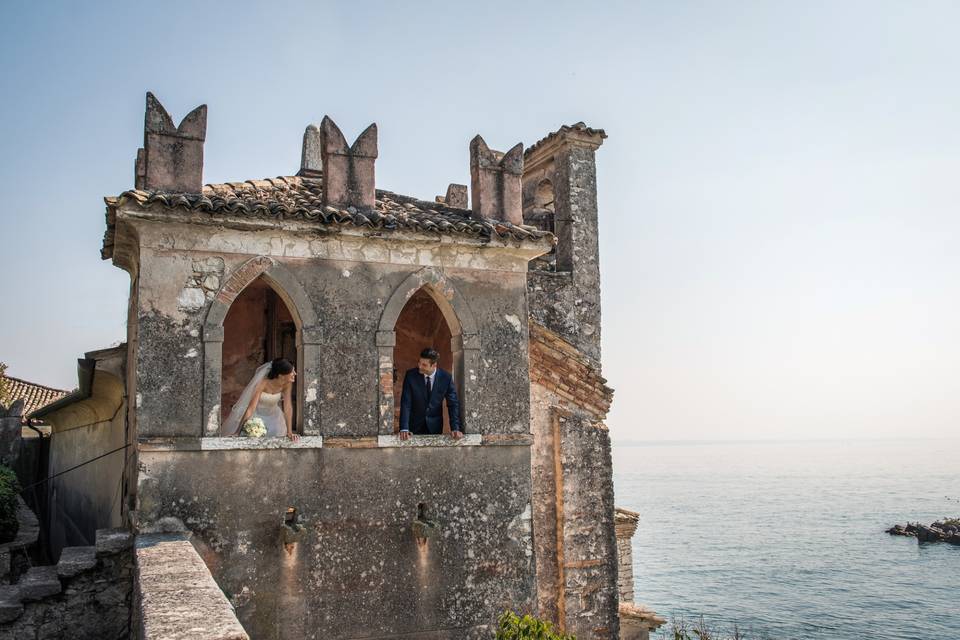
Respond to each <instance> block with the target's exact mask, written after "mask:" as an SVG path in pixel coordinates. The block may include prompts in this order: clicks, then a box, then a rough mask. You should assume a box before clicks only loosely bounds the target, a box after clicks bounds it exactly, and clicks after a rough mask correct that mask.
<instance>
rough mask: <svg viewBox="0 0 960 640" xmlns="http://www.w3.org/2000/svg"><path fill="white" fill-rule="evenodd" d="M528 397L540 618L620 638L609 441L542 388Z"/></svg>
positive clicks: (597, 426) (585, 635) (586, 635)
mask: <svg viewBox="0 0 960 640" xmlns="http://www.w3.org/2000/svg"><path fill="white" fill-rule="evenodd" d="M530 395H531V413H532V420H531V425H532V429H533V436H534V444H533V447H532V473H533V480H532V486H533V503H534V510H533V527H534V532H535V535H534V541H535V546H534V549H535V555H536V562H537V597H538V602H537V605H538V608H537V611H538V613H539V615H541V616H542V617H544V618H546V619H548V620H551V621H554V622H556V623H557V624H558V625H560V626H561V627H563V628H564V629H565V630H566V631H567V632H568V633H572V634H574V635H576V636H577V638H580V639H581V640H587V639H590V638H598V639H599V638H617V633H618V618H617V606H618V589H617V577H618V576H617V546H616V539H615V535H614V522H613V510H614V507H613V477H612V461H611V458H610V438H609V434H608V432H607V430H606V427H604V426H603V424H602V423H599V422H596V420H595V419H593V418H591V417H590V416H588V415H585V414H584V413H583V412H577V411H576V410H575V409H571V407H570V406H569V405H568V404H567V403H565V402H564V399H563V398H561V397H560V396H558V395H556V394H555V393H553V392H551V391H550V390H548V389H547V388H545V387H544V386H542V385H540V384H536V383H535V384H532V385H531V388H530ZM565 405H566V406H565Z"/></svg>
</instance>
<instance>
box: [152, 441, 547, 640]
mask: <svg viewBox="0 0 960 640" xmlns="http://www.w3.org/2000/svg"><path fill="white" fill-rule="evenodd" d="M448 442H452V441H449V440H448ZM529 456H530V454H529V448H528V447H527V446H523V445H519V446H516V445H515V446H496V445H487V444H484V445H481V446H448V447H417V448H406V447H397V448H376V447H375V445H374V446H373V448H334V447H327V446H324V447H323V448H322V449H276V450H241V451H205V452H202V451H170V450H164V447H162V446H159V447H157V448H156V450H154V451H150V447H149V446H148V445H145V446H144V449H143V450H142V451H141V465H142V469H143V471H142V476H141V478H142V480H141V486H140V506H141V512H140V517H141V520H143V521H144V522H156V521H158V520H160V519H161V518H164V517H175V518H178V519H179V520H181V521H182V522H183V523H184V524H185V525H186V526H187V527H188V528H189V529H191V530H192V531H193V532H194V538H193V542H194V544H195V545H196V546H197V548H198V549H199V550H200V553H201V555H202V556H203V558H204V561H205V562H206V564H207V565H208V566H209V567H210V569H211V571H212V573H213V575H214V577H215V578H216V580H217V583H218V584H219V585H220V586H221V587H222V588H223V589H224V591H225V592H226V594H227V596H228V597H229V598H230V600H231V602H232V603H233V604H234V605H235V606H236V609H237V616H238V618H239V619H240V621H241V622H242V624H243V626H244V628H245V629H246V630H247V631H248V632H249V634H250V636H251V637H253V638H258V639H262V638H297V639H300V638H331V639H333V638H393V637H398V636H400V635H403V634H409V635H403V637H410V638H467V637H474V634H476V636H477V637H490V634H491V632H490V631H489V629H488V625H490V624H492V623H493V622H494V621H495V619H496V617H497V615H498V613H500V612H501V611H502V610H503V609H505V608H508V607H509V608H514V609H526V610H530V609H531V608H532V607H533V600H534V593H535V586H534V564H533V557H532V539H531V535H532V534H531V525H530V509H531V506H530V478H531V476H530V457H529ZM421 505H422V506H421ZM288 507H295V508H296V511H297V514H298V517H299V520H300V523H301V524H302V525H303V526H304V530H303V531H302V533H300V534H296V535H292V536H291V535H290V534H289V533H288V537H286V538H285V537H284V526H283V523H284V516H285V513H286V510H287V508H288ZM418 512H422V513H423V516H424V518H426V519H428V520H431V521H434V522H436V523H437V524H438V526H439V532H438V534H437V536H436V537H435V538H432V539H430V540H429V541H428V542H426V543H425V544H422V545H421V544H418V542H417V541H416V540H415V538H414V535H413V522H414V520H415V519H417V517H418ZM285 540H288V541H289V540H294V541H295V542H293V544H290V545H285V544H284V541H285Z"/></svg>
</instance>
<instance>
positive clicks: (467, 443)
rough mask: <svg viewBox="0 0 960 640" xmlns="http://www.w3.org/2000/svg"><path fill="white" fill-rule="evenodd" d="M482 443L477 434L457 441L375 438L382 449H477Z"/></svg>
mask: <svg viewBox="0 0 960 640" xmlns="http://www.w3.org/2000/svg"><path fill="white" fill-rule="evenodd" d="M482 443H483V436H481V435H480V434H479V433H465V434H463V437H462V438H460V439H459V440H454V439H453V438H451V437H450V436H446V435H443V436H421V435H412V436H410V438H409V439H408V440H401V439H400V436H398V435H395V434H392V435H386V436H377V446H378V447H381V448H384V447H401V448H403V447H478V446H480V445H481V444H482Z"/></svg>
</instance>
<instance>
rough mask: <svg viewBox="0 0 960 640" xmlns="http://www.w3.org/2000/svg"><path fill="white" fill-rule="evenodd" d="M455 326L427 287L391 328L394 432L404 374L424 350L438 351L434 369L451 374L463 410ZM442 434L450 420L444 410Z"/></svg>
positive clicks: (397, 427) (397, 420)
mask: <svg viewBox="0 0 960 640" xmlns="http://www.w3.org/2000/svg"><path fill="white" fill-rule="evenodd" d="M454 324H455V325H456V326H453V327H451V326H450V324H449V323H448V320H447V318H446V316H445V315H444V313H443V311H442V310H441V309H440V307H439V306H438V305H437V302H436V301H435V300H434V298H433V296H432V295H431V292H430V291H429V290H428V288H427V287H423V288H421V289H418V290H417V292H416V293H414V294H413V295H412V296H411V297H410V299H409V300H408V301H407V303H406V304H405V305H404V307H403V310H401V311H400V315H399V317H398V318H397V323H396V326H395V327H394V332H395V335H396V344H395V345H394V347H393V397H394V400H395V401H394V407H393V431H394V433H397V432H399V431H400V396H401V394H402V392H403V378H404V375H405V374H406V372H407V371H408V370H409V369H413V368H415V367H416V366H417V361H418V360H419V358H420V352H421V351H423V350H424V349H425V348H427V347H432V348H434V349H436V350H437V352H439V354H440V359H439V360H438V361H437V366H439V367H440V368H441V369H443V370H445V371H448V372H450V373H451V374H452V375H453V380H454V384H455V385H456V389H457V395H458V396H459V397H460V398H461V405H460V406H461V411H462V410H463V375H462V357H461V353H462V351H461V349H459V348H458V345H457V344H455V336H456V337H457V338H459V337H460V333H461V331H460V326H459V323H456V322H455V323H454ZM461 418H462V416H461ZM443 432H444V433H447V434H449V433H450V417H449V415H448V414H447V412H446V411H444V412H443Z"/></svg>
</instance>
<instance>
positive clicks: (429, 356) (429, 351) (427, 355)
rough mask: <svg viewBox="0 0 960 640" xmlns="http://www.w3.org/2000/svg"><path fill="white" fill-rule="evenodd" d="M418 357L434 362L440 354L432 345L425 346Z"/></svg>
mask: <svg viewBox="0 0 960 640" xmlns="http://www.w3.org/2000/svg"><path fill="white" fill-rule="evenodd" d="M420 357H421V358H423V359H424V360H429V361H430V362H432V363H434V364H436V363H437V360H439V359H440V354H439V353H437V350H436V349H434V348H433V347H427V348H426V349H424V350H423V351H421V352H420Z"/></svg>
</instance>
